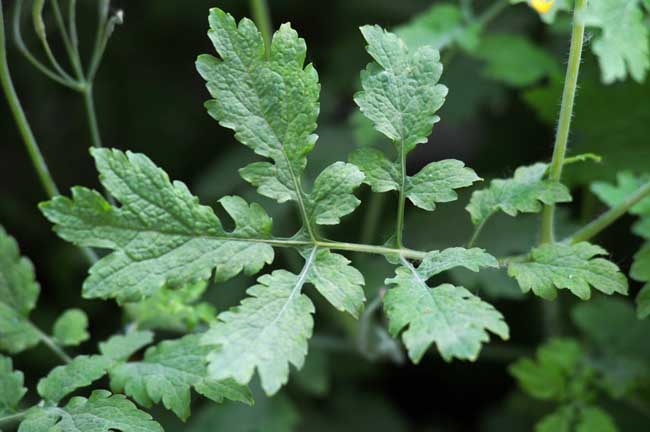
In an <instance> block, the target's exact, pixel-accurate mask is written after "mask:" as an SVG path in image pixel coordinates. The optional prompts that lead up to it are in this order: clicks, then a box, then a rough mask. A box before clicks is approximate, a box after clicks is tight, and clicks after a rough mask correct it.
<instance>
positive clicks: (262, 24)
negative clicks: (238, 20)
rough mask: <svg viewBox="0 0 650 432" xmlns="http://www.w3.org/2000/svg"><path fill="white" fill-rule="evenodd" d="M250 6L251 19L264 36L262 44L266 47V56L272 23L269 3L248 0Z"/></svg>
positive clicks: (259, 0) (268, 52)
mask: <svg viewBox="0 0 650 432" xmlns="http://www.w3.org/2000/svg"><path fill="white" fill-rule="evenodd" d="M250 8H251V12H252V14H253V21H255V24H257V27H258V28H259V29H260V32H261V33H262V37H263V38H264V46H265V47H266V55H267V57H268V56H269V54H270V52H271V38H272V35H273V31H272V28H273V24H272V22H271V13H270V11H269V5H268V4H267V3H266V0H250Z"/></svg>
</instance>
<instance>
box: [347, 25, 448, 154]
mask: <svg viewBox="0 0 650 432" xmlns="http://www.w3.org/2000/svg"><path fill="white" fill-rule="evenodd" d="M361 32H362V33H363V36H364V38H365V39H366V42H367V43H368V47H367V50H368V53H369V54H370V56H371V57H372V58H373V59H374V61H375V63H370V64H369V65H368V67H367V68H366V69H365V70H364V71H363V72H362V73H361V86H362V87H363V90H362V91H360V92H359V93H357V94H356V95H355V97H354V100H355V102H356V103H357V105H358V106H359V108H360V109H361V111H362V112H363V114H364V115H365V116H366V117H367V118H368V119H370V120H371V121H372V123H373V124H374V126H375V128H376V129H377V130H378V131H379V132H381V133H383V134H384V135H386V136H387V137H388V138H389V139H391V140H392V141H393V142H395V143H396V145H397V146H398V149H399V150H401V149H402V148H403V149H404V151H405V152H409V151H411V150H412V149H413V148H414V147H415V146H416V145H417V144H420V143H423V142H426V140H427V137H428V136H429V135H430V134H431V130H432V128H433V125H434V124H435V123H436V122H437V121H438V120H439V118H438V117H437V116H436V115H435V113H436V111H438V109H440V107H441V106H442V104H443V103H444V101H445V96H446V95H447V88H446V87H445V86H443V85H441V84H438V80H439V79H440V75H441V74H442V64H441V63H440V54H439V53H438V51H437V50H435V49H433V48H432V47H429V46H424V47H421V48H418V49H416V50H414V51H410V50H409V49H408V47H407V46H406V44H405V43H404V42H403V41H402V40H401V39H400V38H399V37H397V36H396V35H394V34H392V33H389V32H387V31H385V30H383V29H382V28H381V27H379V26H364V27H362V28H361Z"/></svg>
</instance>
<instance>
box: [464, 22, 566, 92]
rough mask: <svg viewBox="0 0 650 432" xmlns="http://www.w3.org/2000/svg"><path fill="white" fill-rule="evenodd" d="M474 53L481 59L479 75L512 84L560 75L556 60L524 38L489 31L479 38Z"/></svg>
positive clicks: (527, 83)
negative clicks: (481, 68)
mask: <svg viewBox="0 0 650 432" xmlns="http://www.w3.org/2000/svg"><path fill="white" fill-rule="evenodd" d="M474 55H475V56H476V57H477V58H479V59H481V60H482V61H484V62H485V67H484V69H483V75H485V76H486V77H487V78H490V79H493V80H496V81H500V82H503V83H504V84H507V85H510V86H513V87H526V86H529V85H531V84H535V83H536V82H538V81H540V80H541V79H542V78H544V77H547V76H554V77H555V76H561V75H562V72H561V70H560V65H559V64H558V62H557V60H555V58H554V57H553V56H552V55H551V54H550V53H548V52H547V51H545V50H543V49H542V48H540V47H538V46H537V45H534V44H533V43H531V42H530V41H529V40H528V39H527V38H525V37H523V36H520V35H517V34H509V33H491V34H488V35H485V36H483V37H482V38H481V42H480V44H479V46H478V48H477V49H476V52H475V53H474Z"/></svg>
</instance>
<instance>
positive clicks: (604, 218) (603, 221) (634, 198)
mask: <svg viewBox="0 0 650 432" xmlns="http://www.w3.org/2000/svg"><path fill="white" fill-rule="evenodd" d="M647 196H650V182H648V183H646V184H644V185H643V186H641V187H640V188H639V189H638V190H637V191H636V192H635V193H634V194H632V195H630V196H629V197H628V198H627V199H625V201H623V202H622V203H620V204H619V205H617V206H616V207H612V208H611V209H609V210H608V211H606V212H605V213H603V214H602V215H601V216H599V217H598V218H596V219H595V220H594V221H593V222H591V223H590V224H588V225H586V226H584V227H583V228H581V229H580V230H578V231H577V232H576V233H574V234H573V235H572V236H571V237H569V238H567V239H566V240H565V241H566V242H569V243H579V242H582V241H587V240H589V239H591V238H593V237H595V236H596V235H598V234H599V233H600V232H601V231H603V230H604V229H605V228H607V227H608V226H610V225H611V224H613V223H614V222H616V220H618V219H619V218H620V217H621V216H623V215H625V213H627V211H628V210H629V209H631V208H632V207H634V205H635V204H637V203H638V202H639V201H641V200H642V199H643V198H645V197H647Z"/></svg>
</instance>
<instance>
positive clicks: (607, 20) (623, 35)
mask: <svg viewBox="0 0 650 432" xmlns="http://www.w3.org/2000/svg"><path fill="white" fill-rule="evenodd" d="M582 18H583V19H584V22H585V24H586V25H587V26H588V27H596V28H598V29H600V30H601V32H600V34H599V35H597V36H596V37H595V39H594V41H593V42H592V44H591V46H592V50H593V52H594V54H596V56H598V62H599V64H600V71H601V76H602V80H603V82H604V83H606V84H610V83H613V82H614V81H619V80H620V81H622V80H625V79H626V78H627V76H628V75H629V76H631V77H632V78H633V79H634V80H635V81H637V82H643V80H644V79H645V76H646V74H647V72H648V69H649V68H650V40H649V39H648V38H649V36H650V29H649V28H648V24H647V22H646V17H645V16H644V13H643V10H642V6H641V3H640V1H639V0H599V1H593V2H588V3H587V9H586V11H585V14H584V17H582Z"/></svg>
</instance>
